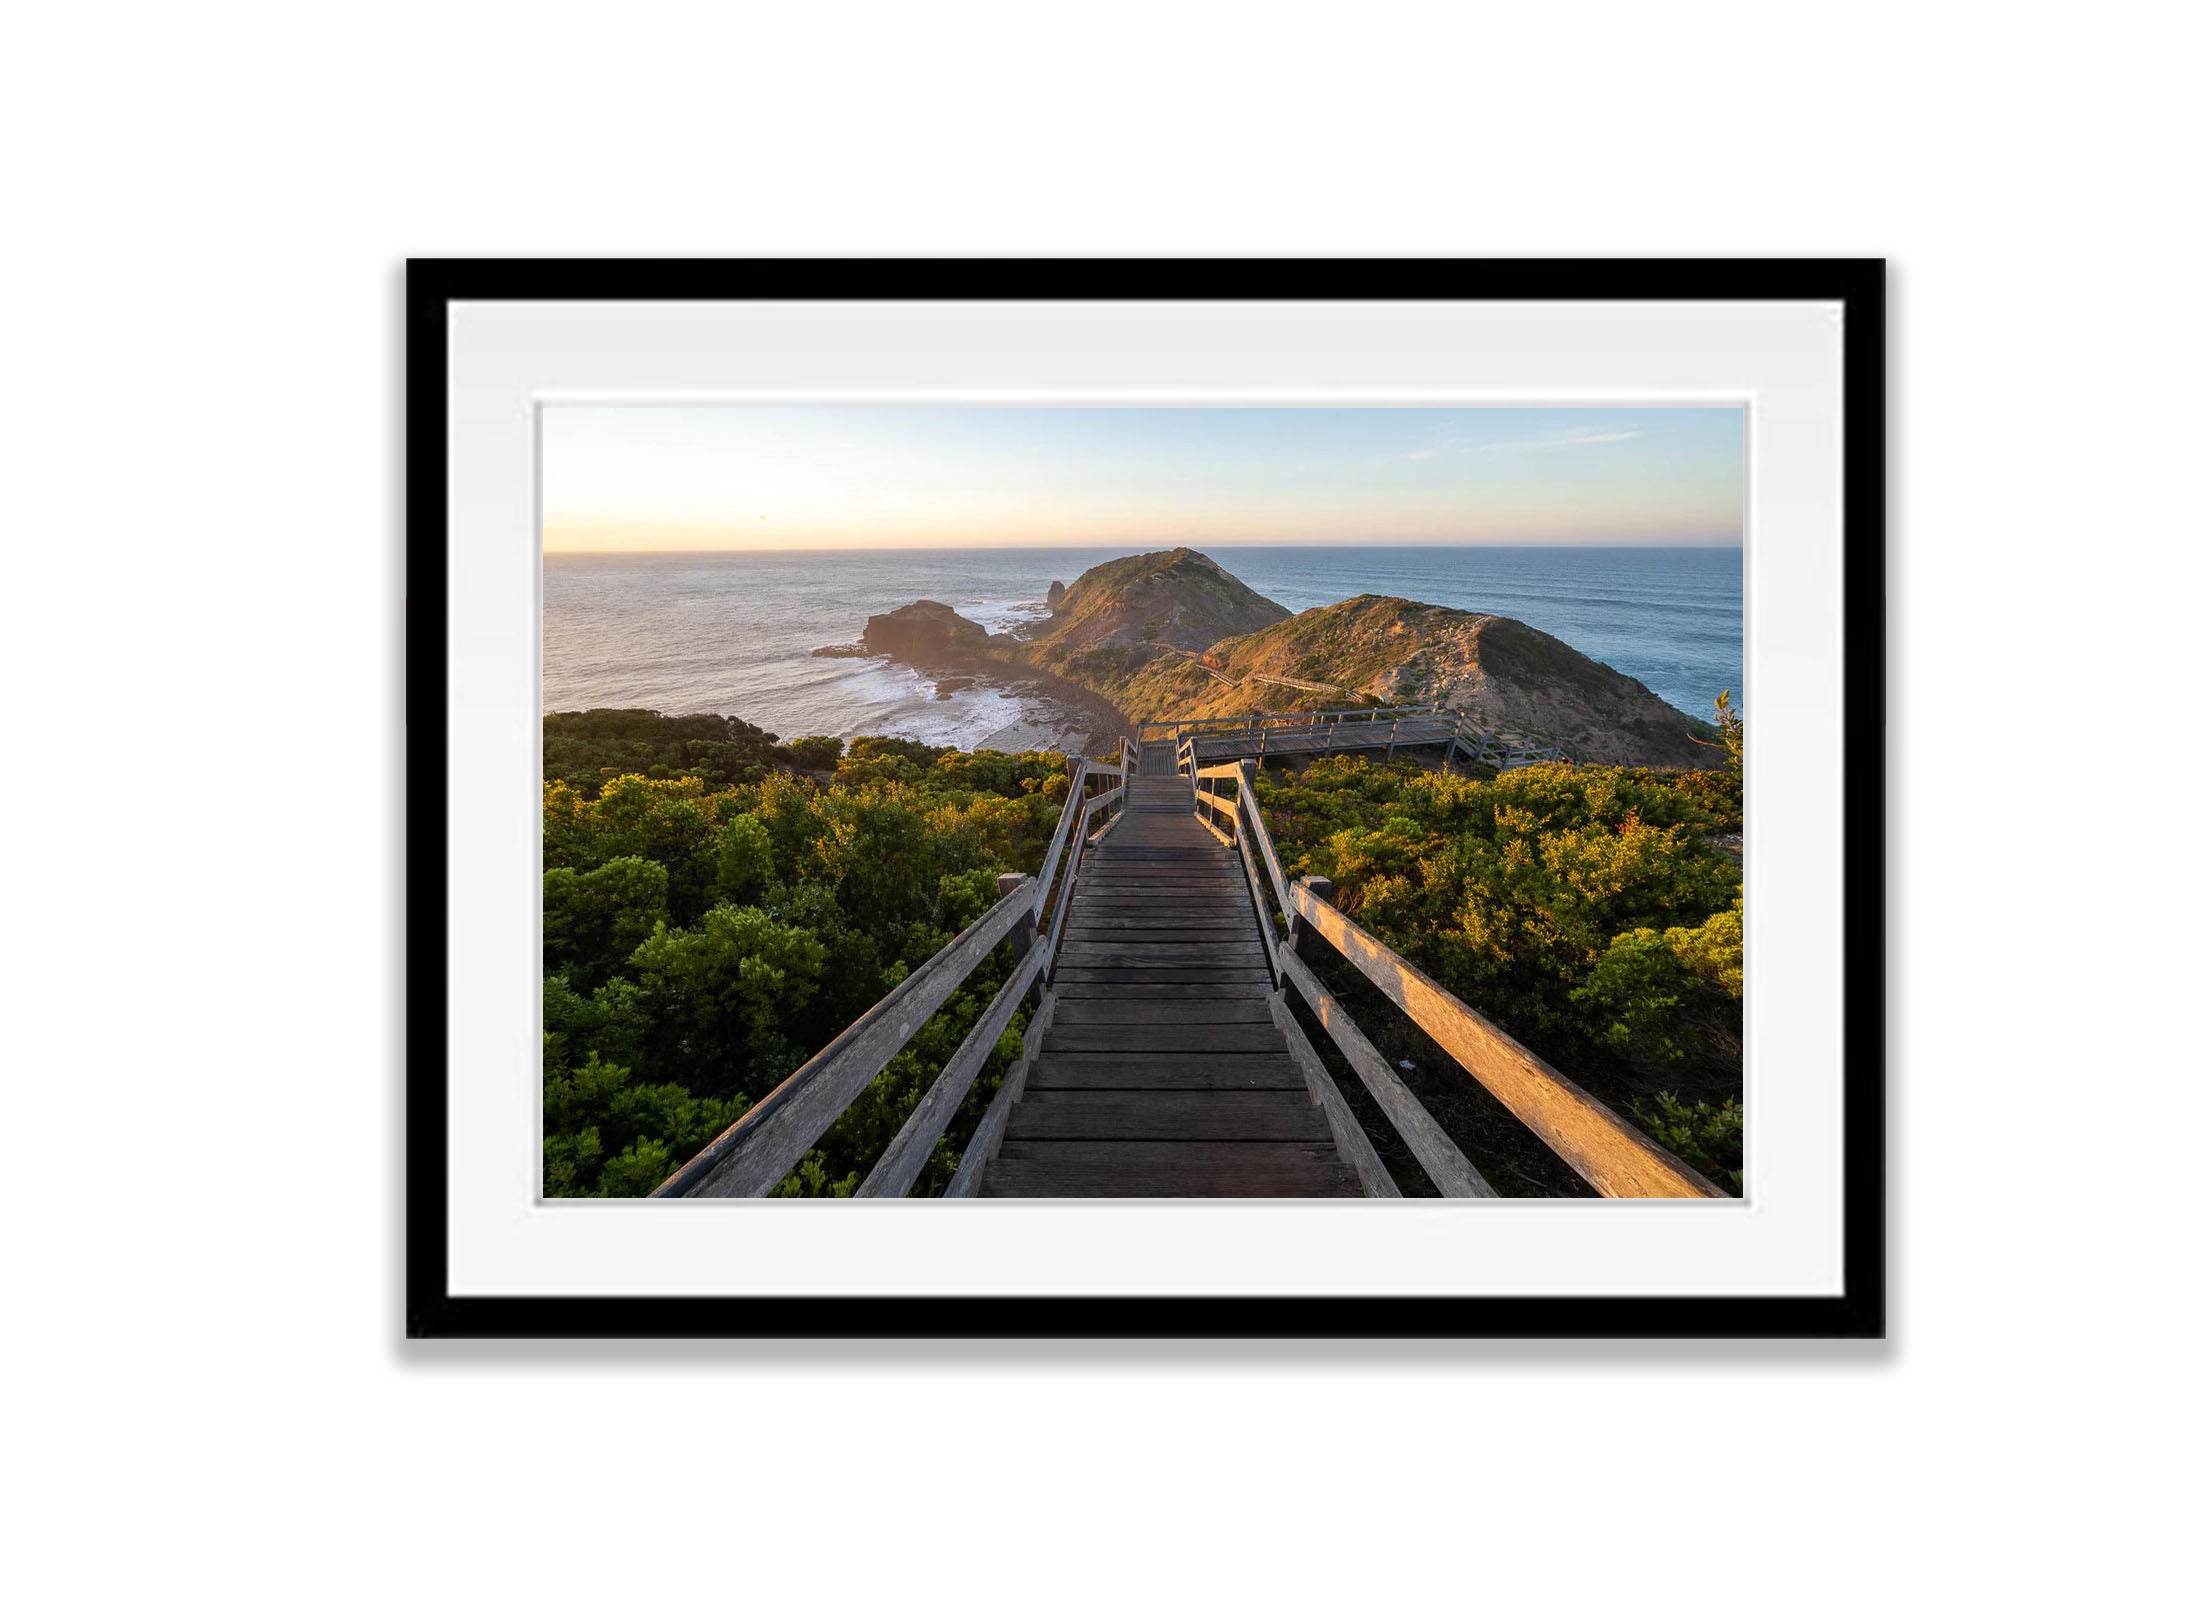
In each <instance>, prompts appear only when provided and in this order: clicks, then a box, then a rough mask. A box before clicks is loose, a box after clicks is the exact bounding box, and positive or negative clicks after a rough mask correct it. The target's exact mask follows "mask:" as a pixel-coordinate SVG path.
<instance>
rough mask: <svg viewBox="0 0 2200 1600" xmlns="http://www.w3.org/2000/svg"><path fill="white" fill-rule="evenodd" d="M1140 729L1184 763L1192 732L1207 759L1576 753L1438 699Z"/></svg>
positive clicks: (1523, 761)
mask: <svg viewBox="0 0 2200 1600" xmlns="http://www.w3.org/2000/svg"><path fill="white" fill-rule="evenodd" d="M1139 736H1140V737H1141V738H1156V737H1163V736H1165V737H1167V738H1168V739H1170V740H1171V741H1173V743H1174V748H1175V752H1176V761H1175V764H1176V766H1177V767H1179V768H1180V769H1182V768H1184V767H1185V765H1186V762H1187V761H1188V760H1189V758H1190V756H1189V750H1190V745H1191V743H1192V741H1194V740H1196V741H1197V744H1198V749H1199V759H1200V760H1201V761H1203V762H1205V761H1242V760H1244V759H1246V758H1248V757H1250V758H1252V759H1254V760H1258V759H1259V758H1260V757H1262V756H1272V755H1329V754H1333V753H1345V752H1351V753H1354V754H1361V755H1365V754H1370V753H1376V752H1380V753H1381V754H1384V755H1388V754H1391V753H1393V752H1396V751H1399V750H1409V749H1416V748H1422V749H1425V748H1428V747H1431V746H1436V747H1441V748H1442V749H1443V751H1444V759H1445V760H1446V761H1451V760H1465V761H1485V762H1488V763H1489V764H1490V765H1492V766H1494V767H1497V768H1499V769H1501V770H1505V769H1510V768H1513V767H1525V766H1530V765H1532V764H1534V763H1535V762H1538V761H1566V760H1570V759H1571V757H1569V756H1568V755H1567V754H1566V752H1565V751H1563V750H1561V749H1559V748H1558V747H1557V746H1556V745H1547V744H1543V743H1540V742H1539V741H1537V740H1535V739H1533V738H1531V737H1529V736H1528V735H1526V734H1518V733H1499V732H1492V731H1490V730H1489V729H1486V728H1484V727H1482V726H1481V725H1480V724H1478V723H1476V722H1474V721H1472V720H1471V719H1469V718H1468V717H1467V716H1466V714H1465V713H1463V712H1459V711H1447V710H1445V709H1444V708H1443V707H1442V706H1436V705H1426V706H1383V707H1379V708H1373V709H1369V710H1365V711H1256V712H1252V713H1249V714H1247V715H1245V716H1242V717H1206V718H1201V719H1200V720H1198V721H1196V722H1148V723H1144V724H1141V726H1140V728H1139Z"/></svg>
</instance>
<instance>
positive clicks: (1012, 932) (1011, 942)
mask: <svg viewBox="0 0 2200 1600" xmlns="http://www.w3.org/2000/svg"><path fill="white" fill-rule="evenodd" d="M1023 886H1024V875H1023V874H1022V873H1021V872H1004V873H1002V874H1001V875H1000V876H999V877H997V878H995V879H994V880H993V896H994V898H995V899H997V900H1006V899H1007V898H1008V897H1009V896H1010V895H1012V894H1014V893H1015V892H1016V891H1017V890H1018V889H1021V888H1022V887H1023ZM1037 913H1038V907H1037V906H1034V907H1032V909H1031V910H1030V911H1028V912H1026V913H1025V914H1024V915H1022V916H1020V917H1018V918H1017V919H1016V920H1015V921H1014V922H1012V923H1010V924H1009V927H1008V953H1009V954H1010V955H1011V956H1013V957H1015V958H1016V960H1018V961H1019V962H1020V961H1022V960H1023V959H1024V957H1025V956H1026V955H1028V954H1030V952H1031V941H1032V940H1033V939H1034V938H1036V937H1037V936H1038V932H1039V922H1038V915H1037Z"/></svg>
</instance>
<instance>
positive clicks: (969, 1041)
mask: <svg viewBox="0 0 2200 1600" xmlns="http://www.w3.org/2000/svg"><path fill="white" fill-rule="evenodd" d="M1047 950H1048V944H1047V941H1046V940H1045V939H1044V938H1041V939H1040V940H1038V941H1037V942H1036V943H1034V944H1033V945H1032V947H1031V949H1030V950H1029V951H1028V952H1026V953H1025V955H1024V959H1023V960H1022V961H1020V962H1018V963H1017V966H1016V970H1015V971H1014V972H1012V973H1010V974H1009V977H1008V981H1007V982H1006V983H1004V984H1002V985H1001V990H1000V993H998V994H996V995H995V996H994V997H993V1003H992V1004H991V1005H989V1006H987V1007H986V1008H985V1014H984V1015H983V1016H981V1017H979V1018H978V1023H977V1026H976V1027H974V1028H972V1029H971V1030H970V1032H969V1034H968V1035H966V1036H965V1037H964V1039H963V1042H962V1043H961V1044H960V1045H959V1046H957V1047H956V1050H955V1054H954V1055H953V1057H952V1058H950V1059H949V1061H948V1063H947V1065H946V1066H944V1067H942V1068H941V1069H940V1075H939V1076H938V1077H937V1078H934V1079H933V1080H932V1087H931V1088H929V1089H927V1090H925V1091H924V1098H923V1099H922V1100H920V1101H918V1102H917V1109H916V1110H914V1111H912V1112H911V1113H909V1120H908V1121H907V1122H905V1123H903V1124H902V1125H901V1131H900V1132H898V1133H896V1134H895V1135H894V1142H893V1143H892V1144H889V1145H888V1146H887V1147H886V1154H884V1155H882V1156H880V1157H879V1158H878V1161H877V1163H876V1164H875V1165H873V1167H872V1168H871V1170H870V1173H869V1174H868V1175H867V1176H866V1177H865V1178H864V1180H863V1186H862V1187H861V1188H860V1189H858V1190H856V1198H857V1199H858V1200H870V1199H893V1200H899V1199H901V1198H902V1197H903V1196H904V1195H906V1194H908V1193H909V1190H910V1187H911V1185H913V1184H914V1183H915V1182H916V1181H917V1176H918V1174H919V1173H921V1172H923V1171H924V1164H925V1163H926V1162H927V1161H929V1160H931V1159H932V1146H934V1145H935V1144H937V1143H939V1138H940V1135H941V1134H943V1133H945V1132H946V1131H947V1125H948V1124H949V1123H950V1122H952V1121H954V1120H955V1112H956V1111H957V1110H958V1109H959V1108H960V1107H961V1105H962V1103H963V1096H964V1095H966V1094H968V1093H969V1092H970V1086H971V1085H972V1084H973V1083H976V1082H977V1081H978V1070H979V1068H981V1067H983V1066H984V1065H985V1063H986V1061H987V1059H988V1058H989V1057H990V1056H991V1055H992V1054H993V1047H994V1046H995V1045H996V1044H998V1043H1000V1039H1001V1035H1002V1034H1003V1033H1004V1032H1006V1031H1007V1028H1008V1019H1009V1018H1010V1017H1012V1016H1014V1015H1015V1014H1016V1008H1017V1007H1018V1006H1019V1005H1021V1004H1023V999H1024V991H1025V990H1027V989H1029V988H1030V987H1031V985H1032V982H1033V981H1034V980H1035V979H1036V978H1037V977H1038V976H1039V974H1040V973H1041V972H1042V971H1044V970H1045V968H1046V964H1047Z"/></svg>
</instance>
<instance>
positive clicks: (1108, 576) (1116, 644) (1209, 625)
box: [1017, 549, 1291, 709]
mask: <svg viewBox="0 0 2200 1600" xmlns="http://www.w3.org/2000/svg"><path fill="white" fill-rule="evenodd" d="M1290 614H1291V613H1290V612H1289V611H1288V610H1286V609H1285V608H1284V607H1282V606H1280V605H1278V604H1276V602H1275V601H1273V600H1270V599H1268V598H1267V597H1266V596H1265V595H1260V594H1256V593H1254V592H1253V591H1252V590H1251V589H1249V588H1247V587H1246V586H1245V585H1244V584H1243V583H1240V582H1239V581H1238V580H1237V579H1236V578H1234V577H1232V576H1231V575H1230V574H1229V573H1227V572H1225V571H1223V570H1222V568H1221V567H1219V566H1217V565H1216V564H1215V563H1214V561H1212V560H1211V559H1210V558H1208V557H1206V556H1203V555H1201V554H1200V553H1199V552H1198V551H1196V550H1185V549H1177V550H1162V551H1156V552H1154V553H1152V554H1150V555H1139V556H1125V557H1123V558H1122V559H1121V560H1117V561H1108V562H1103V563H1102V564H1101V565H1099V566H1097V567H1094V568H1092V569H1091V570H1090V571H1089V572H1087V573H1085V574H1084V576H1082V577H1080V578H1079V579H1078V580H1077V581H1076V582H1075V583H1073V584H1071V585H1070V586H1069V589H1068V591H1067V592H1066V593H1065V594H1064V595H1063V598H1062V603H1061V605H1059V606H1057V607H1056V608H1055V611H1054V615H1053V617H1052V619H1051V620H1050V622H1049V625H1048V627H1047V630H1046V631H1045V632H1044V633H1042V634H1040V635H1039V636H1038V637H1037V638H1035V639H1033V640H1032V641H1031V642H1030V643H1028V644H1026V645H1024V646H1023V647H1022V648H1021V649H1020V650H1019V651H1018V652H1017V654H1018V655H1019V656H1021V657H1022V658H1023V659H1025V660H1027V661H1030V662H1031V663H1033V664H1034V665H1036V666H1041V667H1045V668H1047V669H1048V670H1049V671H1052V672H1056V673H1059V674H1061V675H1062V676H1063V677H1065V678H1069V679H1071V680H1072V681H1074V682H1077V683H1082V684H1085V685H1086V686H1087V687H1089V688H1093V689H1097V690H1099V691H1100V692H1101V693H1102V694H1106V695H1109V696H1110V697H1111V698H1113V697H1114V693H1115V691H1116V690H1117V689H1119V688H1121V687H1123V686H1124V685H1125V684H1127V683H1128V682H1129V681H1130V679H1131V678H1132V677H1133V676H1134V675H1135V674H1136V673H1137V672H1138V671H1139V670H1140V669H1141V668H1142V667H1145V666H1146V665H1148V664H1149V663H1152V662H1155V661H1159V660H1165V659H1167V658H1169V656H1170V655H1171V653H1172V651H1182V650H1189V651H1194V652H1197V651H1200V650H1204V649H1205V648H1207V646H1209V645H1211V644H1213V643H1214V642H1215V641H1216V640H1218V639H1227V638H1230V637H1231V636H1233V635H1235V634H1241V633H1248V632H1251V631H1252V630H1254V629H1257V628H1262V627H1266V626H1267V625H1268V624H1270V623H1272V622H1276V621H1279V620H1281V619H1282V618H1285V617H1288V616H1289V615H1290ZM1126 709H1128V708H1126Z"/></svg>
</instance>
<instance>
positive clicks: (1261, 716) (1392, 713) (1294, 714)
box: [1137, 701, 1444, 743]
mask: <svg viewBox="0 0 2200 1600" xmlns="http://www.w3.org/2000/svg"><path fill="white" fill-rule="evenodd" d="M1443 709H1444V708H1443V707H1442V706H1441V705H1438V704H1437V703H1436V702H1434V701H1430V702H1429V703H1428V704H1426V705H1411V706H1330V707H1324V708H1319V709H1315V710H1311V711H1243V712H1239V713H1238V714H1237V715H1235V716H1228V717H1191V718H1176V719H1172V720H1168V721H1162V722H1141V723H1139V724H1138V729H1137V731H1138V734H1139V735H1140V739H1139V742H1141V743H1143V742H1144V735H1145V733H1146V731H1147V730H1148V729H1167V730H1168V733H1169V736H1170V738H1171V739H1172V740H1174V739H1175V738H1177V737H1178V736H1179V733H1180V731H1181V730H1184V729H1196V728H1225V727H1242V726H1248V725H1251V724H1256V723H1263V722H1318V721H1321V720H1323V719H1325V718H1327V719H1332V720H1335V721H1339V722H1349V721H1350V720H1352V719H1353V718H1354V717H1365V718H1367V719H1369V720H1370V721H1373V720H1375V719H1377V718H1381V717H1415V716H1430V715H1433V714H1436V713H1439V712H1441V711H1442V710H1443Z"/></svg>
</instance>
